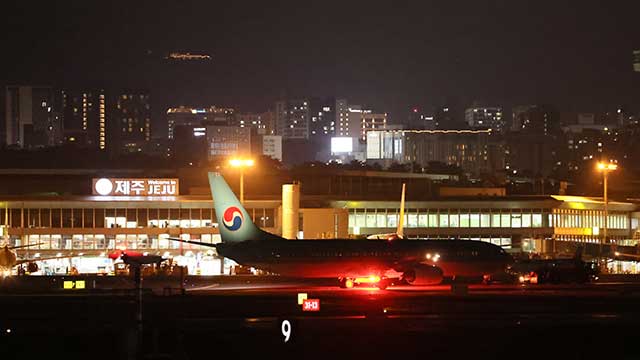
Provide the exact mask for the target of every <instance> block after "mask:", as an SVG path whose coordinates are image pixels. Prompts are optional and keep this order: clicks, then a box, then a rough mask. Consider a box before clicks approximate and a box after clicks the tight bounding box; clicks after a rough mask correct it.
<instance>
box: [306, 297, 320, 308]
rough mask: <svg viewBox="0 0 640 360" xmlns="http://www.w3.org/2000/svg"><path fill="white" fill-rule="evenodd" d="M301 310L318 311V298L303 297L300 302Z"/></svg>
mask: <svg viewBox="0 0 640 360" xmlns="http://www.w3.org/2000/svg"><path fill="white" fill-rule="evenodd" d="M302 311H320V299H305V300H304V301H303V302H302Z"/></svg>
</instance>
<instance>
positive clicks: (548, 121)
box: [511, 105, 560, 135]
mask: <svg viewBox="0 0 640 360" xmlns="http://www.w3.org/2000/svg"><path fill="white" fill-rule="evenodd" d="M558 117H559V114H558V113H557V112H556V111H555V110H553V109H552V108H551V107H549V106H545V105H523V106H515V107H514V108H513V122H512V124H511V130H512V131H523V132H526V133H529V134H542V135H551V134H556V133H558V132H559V130H560V122H559V119H558Z"/></svg>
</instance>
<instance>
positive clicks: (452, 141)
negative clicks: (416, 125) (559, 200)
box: [367, 130, 505, 174]
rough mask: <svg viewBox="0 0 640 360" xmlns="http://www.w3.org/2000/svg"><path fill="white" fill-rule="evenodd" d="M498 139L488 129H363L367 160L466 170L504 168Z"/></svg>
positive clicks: (384, 163)
mask: <svg viewBox="0 0 640 360" xmlns="http://www.w3.org/2000/svg"><path fill="white" fill-rule="evenodd" d="M500 149H501V140H500V139H499V138H498V137H495V136H492V131H490V130H399V131H395V130H371V131H368V132H367V161H370V162H375V163H380V164H382V165H385V166H388V165H390V164H392V163H393V162H398V163H405V164H414V163H417V164H419V165H420V166H422V167H427V166H428V165H429V163H430V162H440V163H444V164H448V165H454V166H457V167H460V168H461V169H463V170H464V171H466V172H470V173H474V174H480V173H493V172H495V171H498V170H502V169H503V168H504V159H505V153H504V151H500Z"/></svg>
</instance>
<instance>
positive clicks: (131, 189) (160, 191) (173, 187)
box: [91, 178, 180, 196]
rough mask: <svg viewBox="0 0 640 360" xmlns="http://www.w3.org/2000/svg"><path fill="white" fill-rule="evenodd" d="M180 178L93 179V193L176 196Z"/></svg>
mask: <svg viewBox="0 0 640 360" xmlns="http://www.w3.org/2000/svg"><path fill="white" fill-rule="evenodd" d="M179 184H180V183H179V180H178V179H111V178H101V179H93V186H92V187H91V189H92V191H93V195H102V196H131V195H133V196H174V195H178V194H179Z"/></svg>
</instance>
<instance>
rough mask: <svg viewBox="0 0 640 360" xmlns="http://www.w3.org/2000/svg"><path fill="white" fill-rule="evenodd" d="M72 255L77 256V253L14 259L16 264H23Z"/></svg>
mask: <svg viewBox="0 0 640 360" xmlns="http://www.w3.org/2000/svg"><path fill="white" fill-rule="evenodd" d="M72 257H79V255H66V256H49V257H37V258H31V259H20V260H17V261H16V266H17V265H22V264H25V263H30V262H34V261H45V260H54V259H67V258H72Z"/></svg>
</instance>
